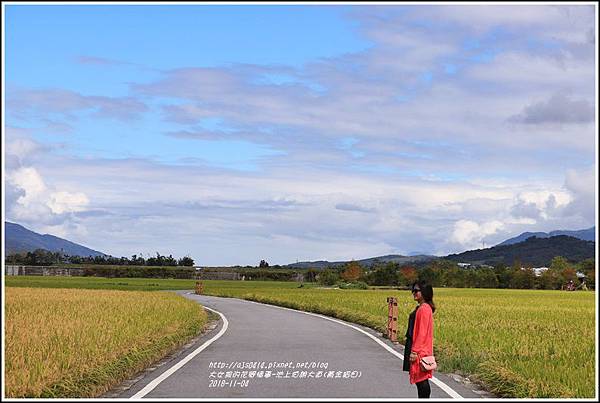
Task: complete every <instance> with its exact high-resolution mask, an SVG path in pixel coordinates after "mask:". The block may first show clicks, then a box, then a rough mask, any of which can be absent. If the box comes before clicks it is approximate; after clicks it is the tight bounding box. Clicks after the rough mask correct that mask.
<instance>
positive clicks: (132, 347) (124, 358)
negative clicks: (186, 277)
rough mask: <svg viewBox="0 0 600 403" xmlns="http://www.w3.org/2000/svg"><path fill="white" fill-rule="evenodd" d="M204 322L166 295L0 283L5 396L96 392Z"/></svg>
mask: <svg viewBox="0 0 600 403" xmlns="http://www.w3.org/2000/svg"><path fill="white" fill-rule="evenodd" d="M206 320H207V314H206V313H205V311H204V310H203V309H202V308H201V307H200V306H199V305H198V304H197V303H195V302H193V301H190V300H187V299H185V298H183V297H181V296H178V295H176V294H174V293H166V292H139V291H127V292H126V291H115V290H77V289H58V288H20V287H6V288H5V356H4V357H5V382H6V383H5V387H6V389H5V391H6V392H5V393H6V396H7V397H11V398H15V397H94V396H98V395H99V394H101V393H103V392H105V391H107V390H108V389H109V388H110V387H111V386H112V385H115V384H116V383H118V382H120V381H122V380H123V379H125V378H126V377H128V376H131V375H132V374H134V373H135V372H137V371H140V370H142V369H144V368H145V367H146V366H148V365H150V364H151V363H152V362H154V361H155V360H157V359H159V358H161V357H162V356H164V355H165V354H167V353H168V352H169V351H171V350H172V349H174V348H176V347H178V346H179V345H181V344H182V343H184V342H185V341H187V340H188V339H189V338H191V337H193V336H194V335H196V334H198V332H199V331H200V330H201V329H202V327H203V326H204V324H205V322H206Z"/></svg>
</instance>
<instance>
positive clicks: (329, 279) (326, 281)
mask: <svg viewBox="0 0 600 403" xmlns="http://www.w3.org/2000/svg"><path fill="white" fill-rule="evenodd" d="M339 279H340V276H339V275H338V273H337V272H336V271H334V270H331V269H325V270H323V271H322V272H321V273H319V275H318V276H317V281H318V282H319V284H323V285H334V284H335V283H337V282H338V280H339Z"/></svg>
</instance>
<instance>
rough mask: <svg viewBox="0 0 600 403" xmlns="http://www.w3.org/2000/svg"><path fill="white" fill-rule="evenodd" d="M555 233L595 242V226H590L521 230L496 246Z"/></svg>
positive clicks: (550, 235)
mask: <svg viewBox="0 0 600 403" xmlns="http://www.w3.org/2000/svg"><path fill="white" fill-rule="evenodd" d="M557 235H568V236H572V237H573V238H577V239H581V240H584V241H594V242H595V241H596V227H590V228H587V229H582V230H579V231H565V230H558V231H551V232H523V233H522V234H521V235H518V236H516V237H514V238H510V239H507V240H506V241H504V242H501V243H499V244H498V245H496V246H502V245H512V244H515V243H519V242H523V241H524V240H526V239H527V238H530V237H532V236H534V237H537V238H550V237H553V236H557Z"/></svg>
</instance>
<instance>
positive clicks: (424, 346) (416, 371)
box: [409, 302, 433, 384]
mask: <svg viewBox="0 0 600 403" xmlns="http://www.w3.org/2000/svg"><path fill="white" fill-rule="evenodd" d="M412 340H413V343H412V349H411V351H412V352H415V353H417V356H418V357H417V360H416V361H414V362H413V363H411V365H410V371H409V375H410V383H411V384H414V383H417V382H421V381H424V380H426V379H429V378H431V377H432V376H433V371H423V369H422V368H421V365H420V364H419V362H420V361H421V358H422V357H427V356H431V355H433V311H432V310H431V306H429V304H428V303H425V302H424V303H422V304H421V306H419V309H417V314H416V316H415V327H414V330H413V337H412Z"/></svg>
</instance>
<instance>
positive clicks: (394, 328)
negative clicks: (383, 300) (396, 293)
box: [387, 297, 398, 342]
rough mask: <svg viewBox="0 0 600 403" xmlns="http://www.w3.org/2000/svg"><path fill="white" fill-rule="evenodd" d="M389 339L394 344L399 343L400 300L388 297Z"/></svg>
mask: <svg viewBox="0 0 600 403" xmlns="http://www.w3.org/2000/svg"><path fill="white" fill-rule="evenodd" d="M387 303H388V326H387V329H388V339H390V341H392V342H397V341H398V299H397V298H395V297H388V298H387Z"/></svg>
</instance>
